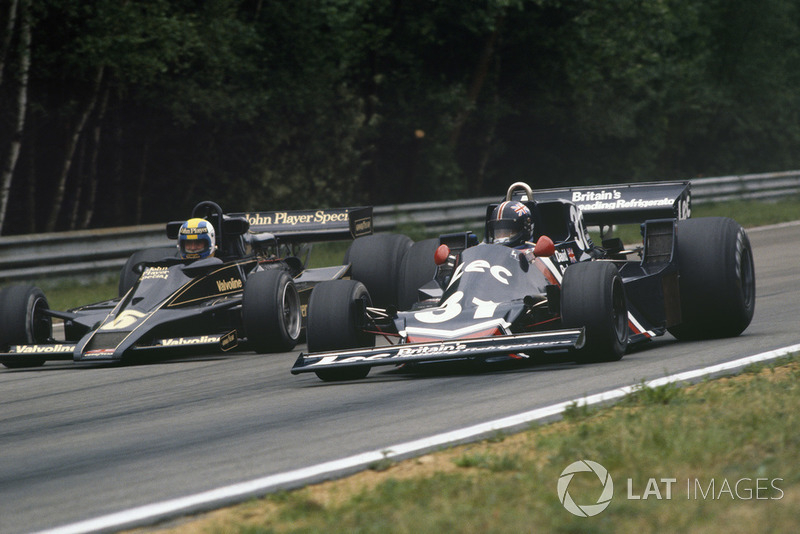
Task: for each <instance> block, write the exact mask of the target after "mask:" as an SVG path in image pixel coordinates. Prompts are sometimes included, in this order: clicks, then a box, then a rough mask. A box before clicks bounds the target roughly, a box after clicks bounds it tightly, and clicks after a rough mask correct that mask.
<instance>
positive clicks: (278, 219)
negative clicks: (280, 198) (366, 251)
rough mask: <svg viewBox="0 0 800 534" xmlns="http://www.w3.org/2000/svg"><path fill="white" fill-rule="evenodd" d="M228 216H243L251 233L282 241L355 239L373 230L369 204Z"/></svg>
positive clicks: (302, 241) (230, 214)
mask: <svg viewBox="0 0 800 534" xmlns="http://www.w3.org/2000/svg"><path fill="white" fill-rule="evenodd" d="M228 215H229V216H230V217H237V218H238V217H241V218H243V219H246V220H247V222H249V223H250V231H251V232H256V233H258V232H268V233H270V234H272V235H274V236H275V237H277V238H279V239H280V241H281V242H284V243H307V242H311V241H335V240H342V239H355V238H356V237H361V236H364V235H370V234H371V233H372V231H373V223H372V206H360V207H355V208H325V209H318V210H298V211H258V212H246V213H229V214H228Z"/></svg>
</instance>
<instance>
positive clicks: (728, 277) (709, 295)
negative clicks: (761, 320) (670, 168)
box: [669, 217, 756, 340]
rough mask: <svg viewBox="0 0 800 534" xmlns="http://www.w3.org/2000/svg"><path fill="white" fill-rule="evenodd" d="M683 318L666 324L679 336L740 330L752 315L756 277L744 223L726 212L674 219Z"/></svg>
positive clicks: (698, 336) (718, 334)
mask: <svg viewBox="0 0 800 534" xmlns="http://www.w3.org/2000/svg"><path fill="white" fill-rule="evenodd" d="M677 239H678V247H677V255H678V276H679V284H680V295H681V323H680V324H678V325H676V326H672V327H670V328H669V333H670V334H672V335H673V336H675V337H676V338H678V339H681V340H684V339H687V340H688V339H714V338H721V337H732V336H738V335H739V334H741V333H742V332H743V331H744V330H745V328H747V327H748V325H749V324H750V321H751V320H752V319H753V312H754V311H755V305H756V276H755V269H754V267H753V252H752V250H751V248H750V240H749V239H748V238H747V233H745V231H744V228H742V227H741V226H740V225H739V223H737V222H736V221H734V220H733V219H729V218H727V217H704V218H699V219H687V220H685V221H679V222H678V229H677Z"/></svg>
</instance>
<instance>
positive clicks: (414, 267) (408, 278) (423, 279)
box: [397, 238, 439, 310]
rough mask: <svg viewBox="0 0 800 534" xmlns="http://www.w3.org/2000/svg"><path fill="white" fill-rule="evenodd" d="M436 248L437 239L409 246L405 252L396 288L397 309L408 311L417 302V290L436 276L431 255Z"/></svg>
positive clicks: (434, 264)
mask: <svg viewBox="0 0 800 534" xmlns="http://www.w3.org/2000/svg"><path fill="white" fill-rule="evenodd" d="M438 247H439V240H438V239H436V238H434V239H424V240H422V241H417V242H416V243H414V244H413V245H411V248H409V249H408V252H406V255H405V257H404V258H403V263H402V264H401V269H400V280H399V283H398V287H397V307H398V309H400V310H410V309H411V307H412V306H413V305H414V303H415V302H417V300H419V297H418V293H417V290H418V289H419V288H420V287H421V286H423V285H424V284H426V283H428V282H430V281H431V280H433V278H434V276H436V263H434V261H433V255H434V253H435V252H436V249H437V248H438Z"/></svg>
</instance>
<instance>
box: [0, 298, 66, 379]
mask: <svg viewBox="0 0 800 534" xmlns="http://www.w3.org/2000/svg"><path fill="white" fill-rule="evenodd" d="M49 308H50V306H48V304H47V299H46V298H45V296H44V293H42V290H41V289H39V288H38V287H34V286H31V285H19V286H9V287H5V288H3V289H0V350H2V351H3V352H6V351H8V348H9V346H11V345H33V344H37V343H47V342H48V341H49V340H50V339H51V338H52V336H53V323H52V320H51V319H50V316H49V315H45V314H44V310H47V309H49ZM44 362H45V360H44V359H43V358H36V357H31V358H27V359H25V360H18V361H16V362H14V363H4V364H3V365H5V366H6V367H8V368H11V369H14V368H20V367H38V366H40V365H43V364H44Z"/></svg>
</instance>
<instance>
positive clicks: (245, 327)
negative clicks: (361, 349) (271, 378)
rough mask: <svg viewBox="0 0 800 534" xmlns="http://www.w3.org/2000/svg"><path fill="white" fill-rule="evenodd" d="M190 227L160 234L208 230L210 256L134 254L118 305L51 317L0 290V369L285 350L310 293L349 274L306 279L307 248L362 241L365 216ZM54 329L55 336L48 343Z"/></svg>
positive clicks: (32, 299)
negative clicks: (211, 236)
mask: <svg viewBox="0 0 800 534" xmlns="http://www.w3.org/2000/svg"><path fill="white" fill-rule="evenodd" d="M190 221H194V222H193V223H192V224H188V223H189V222H190ZM190 221H175V222H170V223H167V225H166V232H167V237H169V238H171V239H178V240H179V242H180V240H181V239H183V238H186V242H187V243H189V244H191V241H199V239H198V238H199V237H206V235H207V234H202V235H201V232H207V228H211V229H212V230H213V229H214V228H216V237H215V238H214V239H212V241H215V243H214V244H215V245H216V250H215V253H214V254H210V255H208V256H207V257H200V258H199V259H187V258H184V257H182V256H181V255H179V254H177V250H178V249H177V247H175V246H172V247H161V248H155V249H145V250H141V251H138V252H136V253H134V254H133V255H132V256H131V257H130V258H129V259H128V261H127V263H126V264H125V266H124V267H123V268H122V271H121V274H120V281H119V297H118V298H115V299H112V300H108V301H104V302H98V303H95V304H89V305H86V306H81V307H79V308H75V309H71V310H67V311H56V310H51V309H50V308H49V306H48V303H47V299H46V298H45V296H44V294H43V293H42V291H41V290H40V289H39V288H37V287H35V286H33V285H15V286H9V287H5V288H3V289H2V290H0V351H2V353H0V363H2V364H4V365H5V366H6V367H12V368H18V367H31V366H38V365H42V364H43V363H44V362H45V361H46V360H74V361H76V362H121V361H128V362H130V361H134V362H135V361H142V360H145V359H146V358H152V357H156V358H158V357H162V356H163V357H172V356H174V355H180V354H185V353H190V354H197V353H208V352H215V351H228V350H232V349H235V348H238V349H245V350H255V351H257V352H283V351H288V350H291V349H293V348H294V346H295V345H296V344H297V342H298V340H299V338H300V336H301V332H302V330H303V328H304V327H305V308H306V305H307V302H308V296H309V294H310V293H311V290H312V288H313V287H314V286H315V285H316V284H317V283H319V282H321V281H330V280H335V279H337V278H340V277H343V276H347V275H348V269H349V267H348V266H347V265H336V266H332V267H321V268H315V269H307V268H306V261H307V259H308V254H307V246H306V244H307V243H313V242H317V241H332V240H341V239H352V238H354V237H358V236H364V235H368V234H371V233H372V208H371V207H360V208H337V209H319V210H304V211H272V212H257V213H230V214H224V213H223V212H222V210H221V209H220V207H219V206H218V205H217V204H216V203H214V202H210V201H205V202H201V203H199V204H198V205H197V206H195V208H194V210H193V212H192V219H191V220H190ZM209 225H210V226H209ZM179 234H180V235H179ZM188 246H189V245H187V247H188ZM187 250H188V249H187ZM304 252H305V261H304V260H301V259H300V256H301V255H303V253H304ZM54 322H56V323H58V322H60V323H62V325H63V334H59V335H58V336H55V335H54V328H53V323H54Z"/></svg>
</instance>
